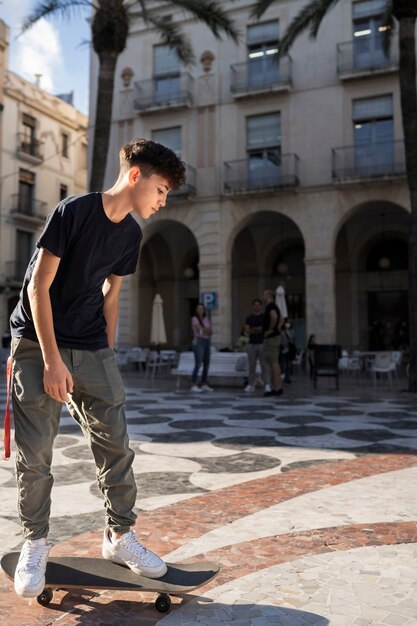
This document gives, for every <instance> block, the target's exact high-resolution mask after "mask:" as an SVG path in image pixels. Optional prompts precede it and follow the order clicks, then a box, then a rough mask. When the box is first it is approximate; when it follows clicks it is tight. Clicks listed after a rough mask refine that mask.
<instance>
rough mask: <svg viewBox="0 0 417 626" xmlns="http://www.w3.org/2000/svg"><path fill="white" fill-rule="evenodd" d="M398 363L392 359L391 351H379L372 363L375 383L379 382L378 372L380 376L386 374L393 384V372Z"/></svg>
mask: <svg viewBox="0 0 417 626" xmlns="http://www.w3.org/2000/svg"><path fill="white" fill-rule="evenodd" d="M395 368H396V364H395V363H394V362H393V360H392V354H391V352H377V354H376V355H375V359H374V362H373V363H372V365H371V368H370V370H371V372H372V377H373V379H374V385H376V384H377V380H378V374H379V376H380V377H382V376H384V375H385V376H386V377H387V379H388V380H389V383H390V385H391V386H392V372H393V371H394V370H395Z"/></svg>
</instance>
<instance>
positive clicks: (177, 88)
mask: <svg viewBox="0 0 417 626" xmlns="http://www.w3.org/2000/svg"><path fill="white" fill-rule="evenodd" d="M192 104H193V78H192V76H191V75H190V74H187V73H183V74H179V75H178V76H171V77H160V78H159V77H156V78H151V79H147V80H140V81H138V82H136V83H135V93H134V106H135V109H137V110H138V111H141V112H145V111H149V110H152V111H154V110H159V109H164V108H167V107H169V108H182V107H190V106H192Z"/></svg>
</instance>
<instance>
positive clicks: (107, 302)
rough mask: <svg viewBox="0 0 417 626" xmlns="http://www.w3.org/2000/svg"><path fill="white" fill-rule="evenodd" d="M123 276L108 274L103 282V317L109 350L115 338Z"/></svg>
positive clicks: (112, 346)
mask: <svg viewBox="0 0 417 626" xmlns="http://www.w3.org/2000/svg"><path fill="white" fill-rule="evenodd" d="M122 282H123V276H116V274H110V276H108V277H107V278H106V280H105V281H104V285H103V296H104V307H103V312H104V317H105V320H106V324H107V327H106V332H107V341H108V342H109V348H114V340H115V337H116V326H117V318H118V315H119V293H120V287H121V286H122Z"/></svg>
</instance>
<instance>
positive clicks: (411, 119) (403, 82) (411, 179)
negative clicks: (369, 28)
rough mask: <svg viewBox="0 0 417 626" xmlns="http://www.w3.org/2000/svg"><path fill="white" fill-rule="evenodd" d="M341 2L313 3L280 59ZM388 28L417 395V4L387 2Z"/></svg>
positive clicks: (260, 4)
mask: <svg viewBox="0 0 417 626" xmlns="http://www.w3.org/2000/svg"><path fill="white" fill-rule="evenodd" d="M273 2H275V0H257V1H256V4H255V7H254V8H253V11H252V16H253V17H256V18H257V19H259V18H260V17H261V16H262V15H263V14H264V13H265V11H266V10H267V8H268V7H269V6H270V5H271V4H273ZM338 2H339V0H310V1H309V2H308V3H307V4H306V5H305V6H304V7H303V8H302V9H301V11H300V12H299V13H298V15H296V17H295V18H294V19H293V20H292V22H291V23H290V24H289V26H288V28H287V30H286V32H285V33H284V35H283V37H282V39H281V41H280V45H279V53H278V55H277V56H282V55H284V54H286V53H287V52H288V51H289V49H290V48H291V46H292V45H293V43H294V41H295V40H296V39H297V37H298V36H299V35H300V34H301V33H302V32H303V31H305V30H306V29H309V31H310V36H311V37H312V38H313V39H315V38H316V37H317V34H318V31H319V28H320V24H321V22H322V20H323V18H324V17H325V15H326V14H327V12H328V11H329V10H330V9H331V8H333V7H334V6H335V5H336V4H338ZM384 13H385V14H384V20H385V24H386V25H387V26H388V27H389V28H388V29H387V30H386V31H385V32H386V33H387V39H386V49H387V50H388V49H389V43H390V36H391V34H392V31H393V27H395V20H397V22H398V28H399V46H400V58H399V75H400V94H401V111H402V122H403V129H404V143H405V163H406V170H407V182H408V188H409V192H410V205H411V226H410V235H409V247H408V250H409V252H408V287H409V307H408V308H409V333H410V337H409V343H410V367H409V372H410V373H409V391H412V392H417V313H416V312H417V88H416V40H415V28H416V20H417V0H386V7H385V12H384Z"/></svg>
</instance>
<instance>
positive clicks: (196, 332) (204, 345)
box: [191, 303, 213, 392]
mask: <svg viewBox="0 0 417 626" xmlns="http://www.w3.org/2000/svg"><path fill="white" fill-rule="evenodd" d="M191 328H192V330H193V350H194V359H195V365H194V370H193V373H192V376H191V381H192V383H193V386H192V387H191V391H196V392H201V391H213V389H212V388H211V387H210V386H209V385H208V383H207V375H208V369H209V365H210V344H211V341H210V337H211V333H212V330H211V323H210V320H209V318H208V317H207V315H206V309H205V307H204V305H203V304H201V303H199V304H197V307H196V310H195V315H194V316H193V317H192V319H191ZM201 364H203V373H202V375H201V385H200V386H199V385H197V378H198V371H199V369H200V367H201Z"/></svg>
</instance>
